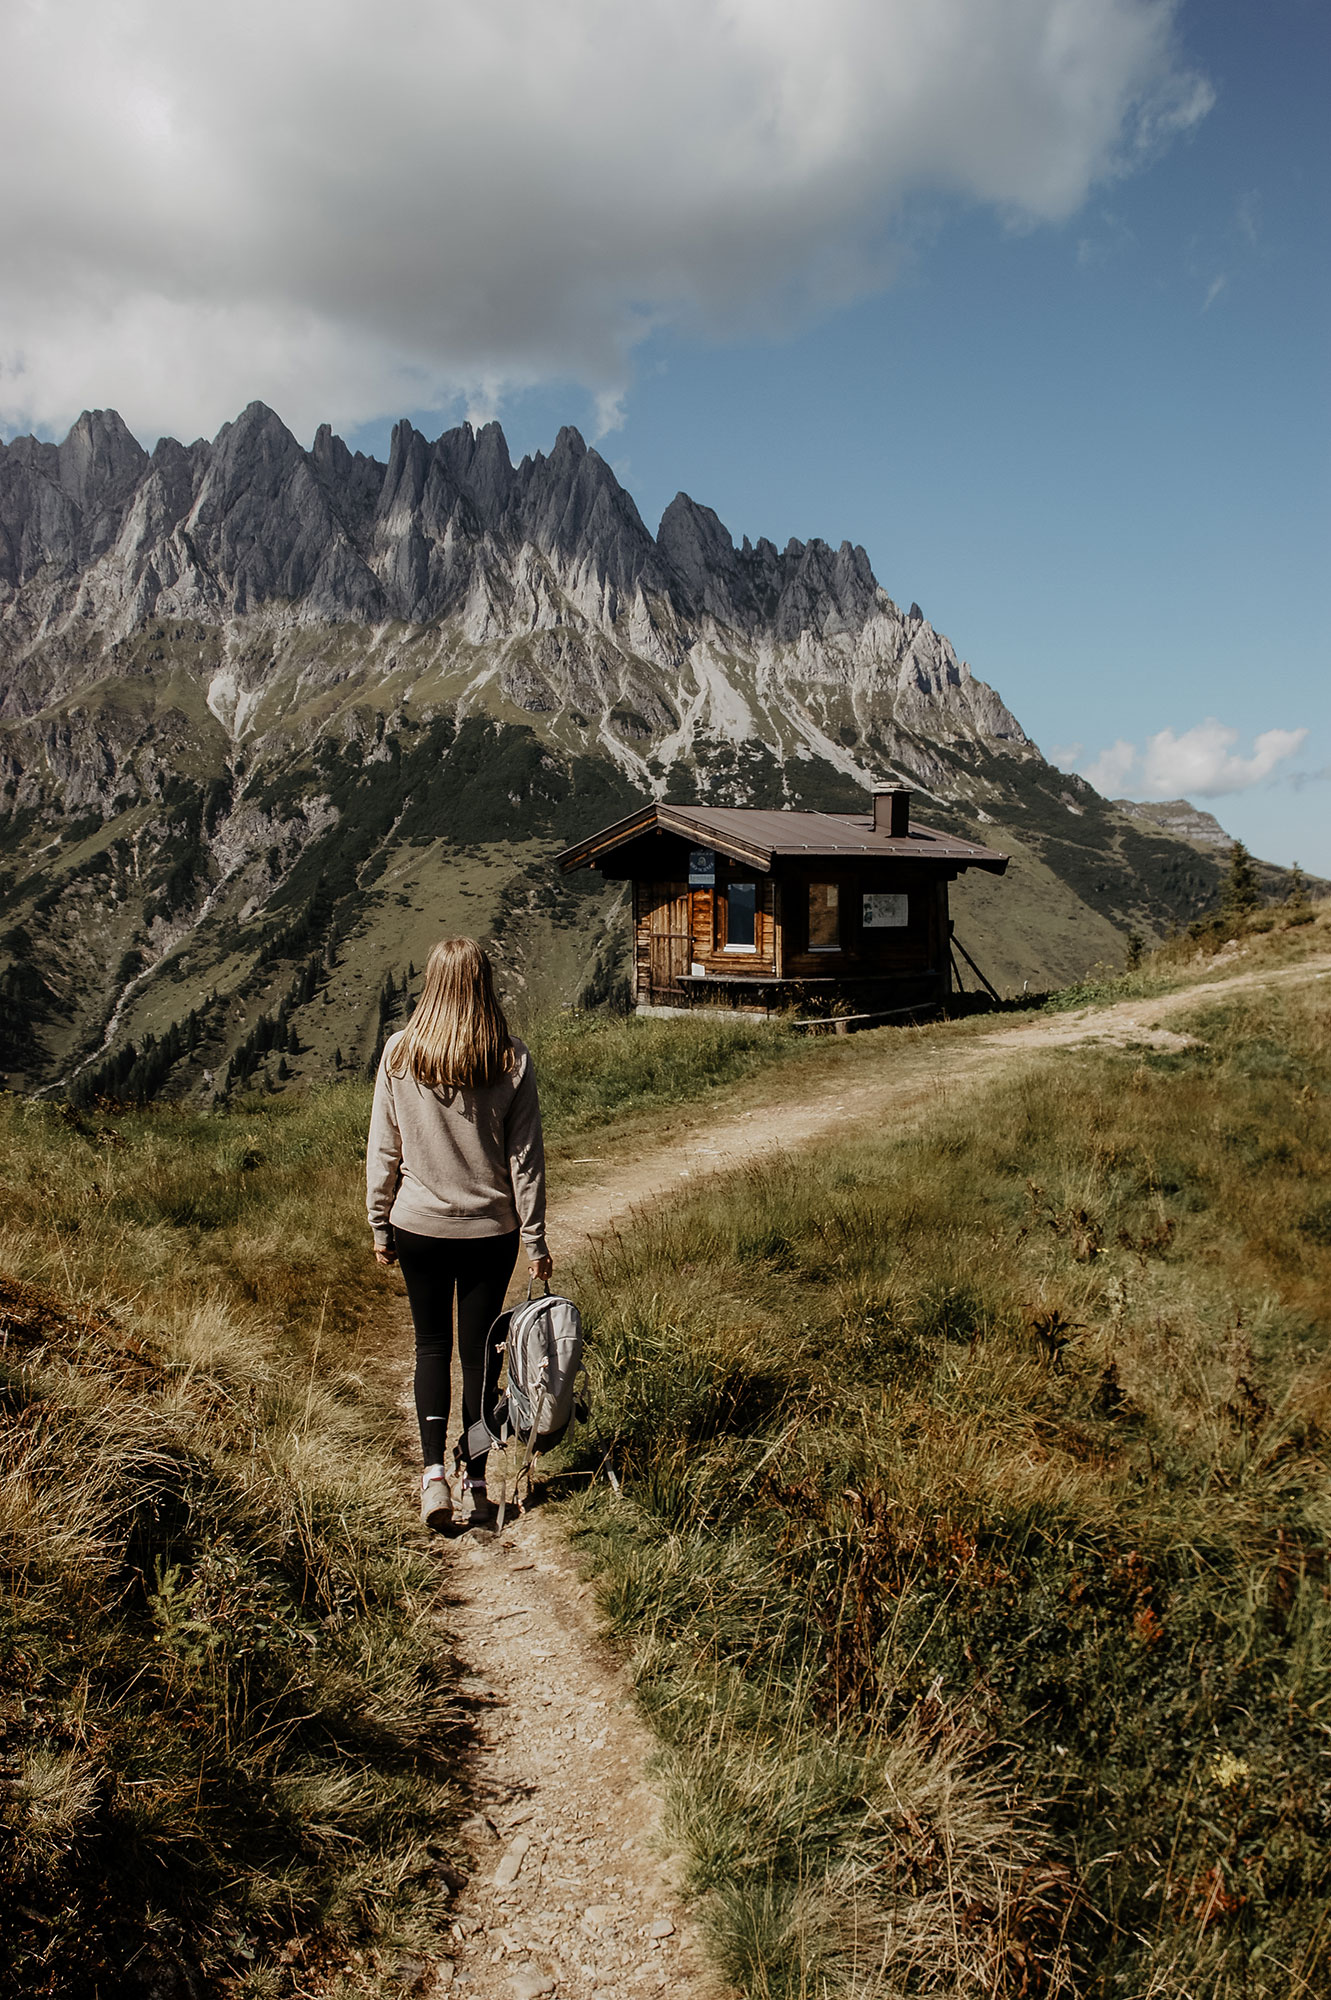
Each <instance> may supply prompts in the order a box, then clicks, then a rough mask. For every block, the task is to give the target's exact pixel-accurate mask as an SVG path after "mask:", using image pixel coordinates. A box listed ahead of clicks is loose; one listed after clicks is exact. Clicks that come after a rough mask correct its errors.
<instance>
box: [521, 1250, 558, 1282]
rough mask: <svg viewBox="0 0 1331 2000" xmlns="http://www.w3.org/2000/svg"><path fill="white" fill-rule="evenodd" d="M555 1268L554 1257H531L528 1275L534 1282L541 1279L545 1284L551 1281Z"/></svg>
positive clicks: (528, 1263)
mask: <svg viewBox="0 0 1331 2000" xmlns="http://www.w3.org/2000/svg"><path fill="white" fill-rule="evenodd" d="M554 1268H555V1260H554V1258H553V1257H531V1258H529V1259H528V1261H527V1276H528V1277H529V1278H530V1279H531V1280H532V1282H533V1284H534V1283H535V1282H536V1281H537V1280H538V1279H539V1280H540V1282H541V1283H542V1284H543V1285H548V1284H549V1282H550V1273H551V1272H552V1271H553V1270H554Z"/></svg>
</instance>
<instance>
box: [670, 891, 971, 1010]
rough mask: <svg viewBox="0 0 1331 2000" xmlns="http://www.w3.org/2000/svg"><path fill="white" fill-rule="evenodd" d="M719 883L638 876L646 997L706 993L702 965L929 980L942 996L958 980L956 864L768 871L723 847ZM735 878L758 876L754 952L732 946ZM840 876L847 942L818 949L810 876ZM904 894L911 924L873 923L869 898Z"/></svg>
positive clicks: (710, 971)
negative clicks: (810, 933)
mask: <svg viewBox="0 0 1331 2000" xmlns="http://www.w3.org/2000/svg"><path fill="white" fill-rule="evenodd" d="M716 874H717V879H716V884H715V887H714V888H700V887H694V888H691V887H690V886H689V884H688V883H687V881H684V880H670V881H635V882H634V889H633V900H634V989H635V993H636V996H637V998H638V999H639V1000H640V1001H643V1002H649V1001H656V1002H658V1003H659V1002H662V1001H665V1002H666V1003H667V1004H670V1003H671V1002H672V1001H677V1002H679V1003H681V1004H683V1003H686V1002H687V1001H688V1000H689V999H690V998H702V997H705V991H706V989H705V987H703V986H702V985H701V984H700V983H699V982H697V981H696V979H694V980H692V981H690V975H691V974H692V970H693V967H695V966H697V967H699V968H700V969H701V971H702V972H703V973H704V974H706V975H707V976H708V977H709V978H710V979H717V980H720V979H725V980H728V981H732V980H733V981H735V982H741V981H743V980H745V979H766V980H769V981H770V980H772V979H790V980H799V981H807V982H814V981H817V982H820V983H822V984H824V985H825V984H827V983H829V982H831V983H835V982H839V981H842V980H846V981H851V982H855V981H859V982H863V981H866V980H878V979H882V980H886V981H891V980H896V979H900V980H902V981H908V982H910V983H911V985H912V986H915V985H918V982H919V981H920V980H922V979H924V980H926V981H927V983H928V984H929V985H930V986H935V987H936V990H937V994H938V997H939V998H940V999H941V998H944V997H945V996H946V994H947V992H948V991H949V989H950V976H949V957H950V952H949V925H948V897H947V884H948V878H947V875H946V873H944V872H942V871H939V870H934V869H929V870H925V869H922V868H919V867H916V868H910V867H909V866H903V865H902V864H901V863H899V862H895V863H893V862H875V863H872V864H871V865H869V866H868V867H866V866H865V865H864V864H862V863H850V864H847V863H834V862H827V863H803V862H802V863H799V864H797V865H795V866H790V865H788V864H784V865H783V864H778V866H777V868H776V869H774V871H773V873H772V874H771V875H760V874H758V873H757V872H756V871H755V870H751V869H745V868H742V867H741V866H739V864H737V863H730V862H727V861H726V860H725V859H724V857H722V856H720V855H718V856H717V869H716ZM731 881H752V882H755V883H756V884H757V889H758V894H757V907H756V911H755V925H754V937H755V945H756V949H755V950H753V951H727V950H726V935H725V897H726V888H727V885H728V884H729V883H730V882H731ZM812 882H835V883H836V884H837V886H838V891H839V894H840V896H841V898H842V922H841V948H840V949H839V950H837V951H810V950H809V949H808V939H807V911H808V895H809V885H810V883H812ZM865 894H896V895H903V894H904V895H906V896H907V897H908V898H909V911H910V916H909V921H908V923H907V924H906V925H904V926H902V927H901V928H895V927H893V928H887V929H882V930H877V929H873V928H868V929H866V928H865V926H864V925H863V923H862V921H861V916H862V906H861V901H860V899H861V897H862V896H863V895H865Z"/></svg>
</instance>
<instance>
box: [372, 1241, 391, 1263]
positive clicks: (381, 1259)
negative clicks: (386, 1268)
mask: <svg viewBox="0 0 1331 2000" xmlns="http://www.w3.org/2000/svg"><path fill="white" fill-rule="evenodd" d="M374 1261H375V1263H376V1264H396V1262H397V1251H396V1250H394V1249H393V1248H392V1246H391V1244H387V1243H376V1244H375V1246H374Z"/></svg>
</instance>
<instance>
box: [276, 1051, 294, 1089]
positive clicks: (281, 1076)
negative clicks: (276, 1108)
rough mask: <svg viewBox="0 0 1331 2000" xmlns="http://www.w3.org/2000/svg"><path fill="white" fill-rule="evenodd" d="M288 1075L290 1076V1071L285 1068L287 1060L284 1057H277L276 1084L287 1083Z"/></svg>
mask: <svg viewBox="0 0 1331 2000" xmlns="http://www.w3.org/2000/svg"><path fill="white" fill-rule="evenodd" d="M290 1075H291V1071H290V1070H289V1069H288V1068H287V1059H286V1057H285V1056H279V1057H278V1059H277V1080H278V1082H279V1083H285V1082H286V1081H287V1079H288V1077H289V1076H290Z"/></svg>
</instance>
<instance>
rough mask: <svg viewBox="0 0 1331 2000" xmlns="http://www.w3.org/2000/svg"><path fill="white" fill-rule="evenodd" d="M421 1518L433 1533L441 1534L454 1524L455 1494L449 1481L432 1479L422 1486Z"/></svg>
mask: <svg viewBox="0 0 1331 2000" xmlns="http://www.w3.org/2000/svg"><path fill="white" fill-rule="evenodd" d="M421 1520H422V1521H423V1522H424V1523H425V1525H426V1527H427V1528H429V1529H431V1530H432V1532H433V1533H435V1534H437V1535H441V1534H442V1533H443V1532H444V1530H445V1529H446V1528H451V1527H452V1525H453V1496H452V1494H451V1493H450V1492H449V1490H448V1482H447V1481H446V1480H443V1479H431V1480H428V1481H427V1483H426V1484H425V1485H424V1486H422V1488H421Z"/></svg>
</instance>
